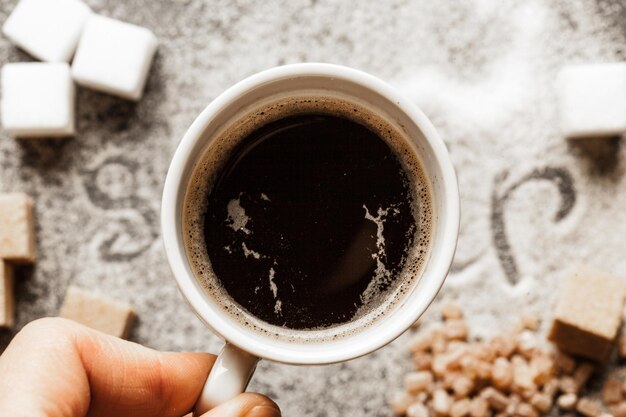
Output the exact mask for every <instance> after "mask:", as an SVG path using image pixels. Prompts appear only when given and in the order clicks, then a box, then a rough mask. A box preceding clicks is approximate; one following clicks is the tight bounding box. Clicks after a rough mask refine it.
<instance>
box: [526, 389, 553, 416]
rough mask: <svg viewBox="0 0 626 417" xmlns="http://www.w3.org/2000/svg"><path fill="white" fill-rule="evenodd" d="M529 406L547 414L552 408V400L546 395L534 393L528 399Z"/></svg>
mask: <svg viewBox="0 0 626 417" xmlns="http://www.w3.org/2000/svg"><path fill="white" fill-rule="evenodd" d="M530 404H531V405H532V406H533V407H535V408H536V409H537V410H539V411H541V412H542V413H547V412H548V411H550V409H551V408H552V398H551V397H549V396H548V395H546V394H542V393H535V394H533V396H532V397H531V398H530Z"/></svg>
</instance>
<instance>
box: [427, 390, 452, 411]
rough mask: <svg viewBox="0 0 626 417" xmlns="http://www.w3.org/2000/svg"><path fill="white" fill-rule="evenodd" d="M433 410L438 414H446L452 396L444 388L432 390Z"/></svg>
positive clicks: (450, 405)
mask: <svg viewBox="0 0 626 417" xmlns="http://www.w3.org/2000/svg"><path fill="white" fill-rule="evenodd" d="M432 407H433V411H434V412H435V413H436V414H437V415H440V416H447V415H448V413H449V412H450V407H452V398H450V395H449V394H448V393H447V392H446V390H444V389H437V390H435V391H434V392H433V402H432Z"/></svg>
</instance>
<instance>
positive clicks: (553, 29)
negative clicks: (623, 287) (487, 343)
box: [393, 0, 626, 336]
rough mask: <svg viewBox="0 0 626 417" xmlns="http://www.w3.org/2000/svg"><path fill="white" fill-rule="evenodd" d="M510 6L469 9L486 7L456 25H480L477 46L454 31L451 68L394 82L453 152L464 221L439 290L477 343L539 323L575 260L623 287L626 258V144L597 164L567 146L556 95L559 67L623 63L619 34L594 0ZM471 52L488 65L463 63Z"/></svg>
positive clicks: (422, 69)
mask: <svg viewBox="0 0 626 417" xmlns="http://www.w3.org/2000/svg"><path fill="white" fill-rule="evenodd" d="M505 3H507V5H510V6H511V7H510V8H507V13H503V12H502V8H501V7H488V6H487V4H492V5H493V3H490V2H483V1H481V2H476V4H482V5H484V6H485V7H482V6H481V7H479V8H478V9H477V10H476V11H475V12H470V11H467V15H466V16H464V17H463V19H461V22H458V25H460V26H463V25H464V24H467V23H469V22H474V23H478V24H479V25H480V27H481V30H482V31H484V33H483V34H482V35H481V36H480V37H479V39H472V33H473V32H472V30H461V29H457V30H454V29H453V33H454V35H455V36H458V38H456V39H452V38H450V37H446V38H445V39H446V41H447V42H452V43H457V44H458V45H465V46H466V50H465V51H464V52H463V51H460V50H458V51H456V56H457V62H454V61H452V62H446V63H444V64H442V63H440V62H436V60H432V59H431V60H429V59H425V60H424V62H423V65H420V66H418V67H416V68H417V69H416V70H414V71H412V72H411V73H407V74H406V75H405V76H403V77H401V78H397V79H396V81H395V82H394V83H393V84H394V85H395V86H397V87H398V88H399V89H400V90H401V91H403V92H404V93H405V94H406V95H407V96H408V97H409V98H411V99H412V100H413V101H414V102H415V103H417V104H418V105H419V106H420V108H421V109H422V110H423V111H424V112H425V113H426V114H427V116H429V118H430V119H431V120H432V121H433V123H434V124H435V126H436V128H437V129H438V131H439V133H440V135H441V136H442V138H443V139H444V141H445V142H446V144H447V146H448V148H449V150H450V152H451V156H452V159H453V162H454V164H455V167H456V170H457V174H458V178H459V184H460V192H461V205H462V219H461V231H460V237H459V244H458V249H457V254H456V257H455V260H454V264H453V268H452V272H451V274H450V276H449V278H448V281H447V285H446V286H445V287H444V290H443V292H444V294H447V295H448V296H451V297H457V298H459V300H460V302H461V304H462V305H463V306H464V307H465V308H466V309H467V311H468V313H469V316H470V320H472V321H475V323H472V324H475V326H473V328H474V329H476V332H477V333H478V334H479V335H484V336H488V335H491V334H493V333H496V332H498V331H500V330H502V329H504V328H506V327H507V326H509V325H510V324H511V323H513V322H514V321H515V318H516V316H517V314H518V313H519V312H520V311H522V310H525V311H531V312H535V313H538V314H539V315H540V316H541V317H544V318H546V320H545V322H544V325H546V323H547V321H548V320H547V319H548V318H549V317H550V315H551V308H552V305H553V302H554V299H555V295H556V292H557V289H558V286H559V282H560V281H561V279H562V278H563V277H564V276H565V275H566V274H567V273H569V271H570V270H571V268H572V267H573V266H574V265H575V264H577V263H588V264H590V265H592V266H595V267H597V268H600V269H603V270H605V271H607V272H612V273H614V274H616V275H617V276H620V275H621V276H622V277H623V278H624V279H625V280H626V275H624V274H623V272H622V271H624V270H626V261H625V260H624V257H622V256H617V255H618V252H619V249H618V248H623V247H624V244H625V243H626V241H625V240H624V236H626V229H625V228H624V227H626V226H625V225H626V223H625V221H626V210H624V207H626V184H625V180H624V176H623V171H624V169H623V159H624V154H625V152H624V147H623V146H619V145H615V143H614V142H610V141H609V142H607V143H606V144H605V145H599V149H600V150H599V151H597V152H596V153H597V154H599V155H601V156H600V157H597V158H596V159H594V158H592V157H590V156H589V154H588V152H586V151H585V150H583V149H582V148H581V147H580V146H575V145H572V144H570V143H569V142H567V141H566V140H565V139H564V138H563V137H562V136H561V135H560V132H559V131H558V125H557V118H556V114H557V109H556V105H557V102H556V97H555V77H556V74H557V72H558V70H559V69H560V68H561V67H562V66H563V65H567V64H570V63H581V62H608V61H617V60H624V56H623V52H621V51H622V49H623V48H622V47H619V46H618V45H619V42H621V43H622V44H623V37H624V34H623V33H622V32H621V30H622V29H621V28H619V26H610V22H609V20H608V19H607V18H606V16H602V15H601V13H604V12H606V10H605V9H602V8H601V7H599V6H598V5H597V4H595V3H593V2H577V3H576V6H574V5H569V4H566V3H565V2H552V3H549V2H544V1H532V0H531V1H528V2H505ZM498 4H500V3H498ZM503 6H504V5H503ZM570 6H571V7H570ZM611 7H617V8H618V9H619V7H618V6H611ZM620 10H622V13H623V8H622V9H620ZM470 16H471V17H470ZM615 17H616V16H615V15H614V16H613V18H615ZM466 29H467V28H466ZM492 32H493V33H495V34H497V35H498V36H493V37H490V35H489V34H490V33H492ZM478 55H480V56H484V57H486V58H487V59H485V60H484V61H483V62H481V63H480V65H478V66H477V67H475V68H459V62H466V63H470V62H472V57H473V56H478ZM429 61H430V62H429ZM611 154H612V155H613V157H611V156H610V155H611ZM607 155H608V156H607ZM611 159H612V160H613V162H612V163H611V162H608V163H607V161H608V160H611ZM611 165H614V168H612V169H611V168H610V166H611ZM619 190H621V191H619ZM560 211H562V213H561V212H560Z"/></svg>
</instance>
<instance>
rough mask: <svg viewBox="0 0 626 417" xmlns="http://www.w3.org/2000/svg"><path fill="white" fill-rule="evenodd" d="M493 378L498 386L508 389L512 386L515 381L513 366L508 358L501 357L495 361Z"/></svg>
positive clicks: (492, 371)
mask: <svg viewBox="0 0 626 417" xmlns="http://www.w3.org/2000/svg"><path fill="white" fill-rule="evenodd" d="M491 380H492V381H493V385H495V387H496V388H499V389H502V390H508V389H509V388H510V387H511V384H512V383H513V366H512V365H511V363H510V362H509V361H508V360H507V359H505V358H503V357H499V358H497V359H496V360H495V361H494V362H493V367H492V369H491Z"/></svg>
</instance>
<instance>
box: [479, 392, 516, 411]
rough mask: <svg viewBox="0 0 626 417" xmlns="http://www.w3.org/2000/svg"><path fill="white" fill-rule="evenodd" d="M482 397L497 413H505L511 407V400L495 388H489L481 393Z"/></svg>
mask: <svg viewBox="0 0 626 417" xmlns="http://www.w3.org/2000/svg"><path fill="white" fill-rule="evenodd" d="M480 396H481V397H482V398H484V399H485V400H487V402H488V403H489V406H490V407H491V408H493V409H494V410H496V411H504V410H506V407H507V406H508V405H509V399H508V398H507V397H506V395H504V394H503V393H502V392H500V391H498V390H497V389H495V388H493V387H487V388H485V389H483V390H482V391H481V392H480Z"/></svg>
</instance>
